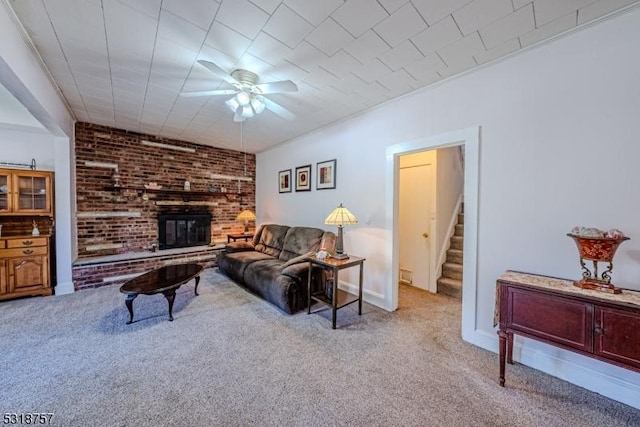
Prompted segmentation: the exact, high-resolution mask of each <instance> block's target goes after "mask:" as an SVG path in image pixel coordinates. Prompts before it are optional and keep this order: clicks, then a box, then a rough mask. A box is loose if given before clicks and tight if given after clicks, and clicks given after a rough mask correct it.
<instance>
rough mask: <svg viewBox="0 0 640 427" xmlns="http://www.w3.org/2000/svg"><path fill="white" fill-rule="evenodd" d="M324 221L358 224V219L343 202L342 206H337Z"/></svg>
mask: <svg viewBox="0 0 640 427" xmlns="http://www.w3.org/2000/svg"><path fill="white" fill-rule="evenodd" d="M324 223H325V224H327V225H352V224H357V223H358V220H357V219H356V217H355V216H353V214H352V213H351V212H349V209H347V208H345V207H344V206H342V203H340V206H338V207H337V208H335V209H334V210H333V212H331V213H330V214H329V216H328V217H327V218H326V219H325V220H324Z"/></svg>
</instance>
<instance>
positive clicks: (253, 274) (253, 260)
mask: <svg viewBox="0 0 640 427" xmlns="http://www.w3.org/2000/svg"><path fill="white" fill-rule="evenodd" d="M320 248H325V249H326V250H328V251H329V252H330V253H333V252H334V249H335V234H334V233H332V232H330V231H324V230H321V229H319V228H312V227H288V226H286V225H276V224H266V225H263V226H261V227H260V228H258V230H257V231H256V234H255V236H254V238H253V241H251V242H233V243H229V244H228V245H227V246H226V248H225V250H224V251H223V252H222V254H221V255H220V256H219V257H218V269H219V270H220V272H222V273H223V274H225V275H227V276H228V277H229V278H231V279H233V281H235V282H236V283H238V284H239V285H241V286H243V287H245V288H246V289H247V290H249V291H251V292H252V293H254V294H256V295H258V296H260V297H261V298H263V299H265V300H267V301H269V302H270V303H272V304H274V305H275V306H276V307H278V308H279V309H281V310H282V311H284V312H286V313H289V314H293V313H295V312H297V311H299V310H302V309H303V308H305V307H307V280H308V279H307V278H308V274H309V263H308V262H307V261H305V259H306V257H307V256H308V255H309V254H310V253H313V252H317V251H318V250H320ZM317 273H318V274H316V272H315V270H314V273H313V274H312V286H313V287H314V289H315V288H316V287H319V286H321V283H320V282H321V277H322V274H320V273H321V272H320V271H318V272H317Z"/></svg>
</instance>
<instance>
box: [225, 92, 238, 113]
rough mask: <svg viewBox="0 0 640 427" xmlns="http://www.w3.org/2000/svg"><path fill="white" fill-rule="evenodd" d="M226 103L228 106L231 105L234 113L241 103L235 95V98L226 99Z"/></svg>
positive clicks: (230, 107)
mask: <svg viewBox="0 0 640 427" xmlns="http://www.w3.org/2000/svg"><path fill="white" fill-rule="evenodd" d="M224 103H225V104H227V107H229V109H230V110H231V111H232V112H233V113H235V112H236V110H237V109H238V107H239V106H240V103H239V102H238V100H237V99H236V97H235V96H234V97H233V98H230V99H228V100H226V101H225V102H224Z"/></svg>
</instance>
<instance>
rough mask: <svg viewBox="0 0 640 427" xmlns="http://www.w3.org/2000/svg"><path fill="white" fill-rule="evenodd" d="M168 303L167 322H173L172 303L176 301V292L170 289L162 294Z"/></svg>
mask: <svg viewBox="0 0 640 427" xmlns="http://www.w3.org/2000/svg"><path fill="white" fill-rule="evenodd" d="M162 294H163V295H164V296H165V298H166V299H167V301H168V302H169V321H170V322H172V321H173V301H174V300H175V299H176V290H175V289H170V290H168V291H164V292H163V293H162Z"/></svg>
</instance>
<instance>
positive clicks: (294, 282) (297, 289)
mask: <svg viewBox="0 0 640 427" xmlns="http://www.w3.org/2000/svg"><path fill="white" fill-rule="evenodd" d="M282 264H283V262H282V260H278V259H268V260H261V261H256V262H253V263H251V264H249V265H248V266H247V268H246V269H245V272H244V283H245V286H246V288H247V289H248V290H250V291H251V292H253V293H254V294H256V295H258V296H260V297H261V298H264V299H265V300H267V301H269V302H271V303H272V304H274V305H276V306H277V307H278V308H280V309H281V310H283V311H284V312H286V313H289V314H292V313H295V312H296V311H298V310H300V309H301V308H302V307H303V306H304V304H305V301H306V292H302V290H303V289H302V288H303V286H302V284H301V281H300V280H298V279H295V278H293V277H290V276H287V275H284V274H281V270H282ZM305 280H306V276H305ZM304 284H305V285H306V282H304ZM304 290H305V291H306V287H304Z"/></svg>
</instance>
